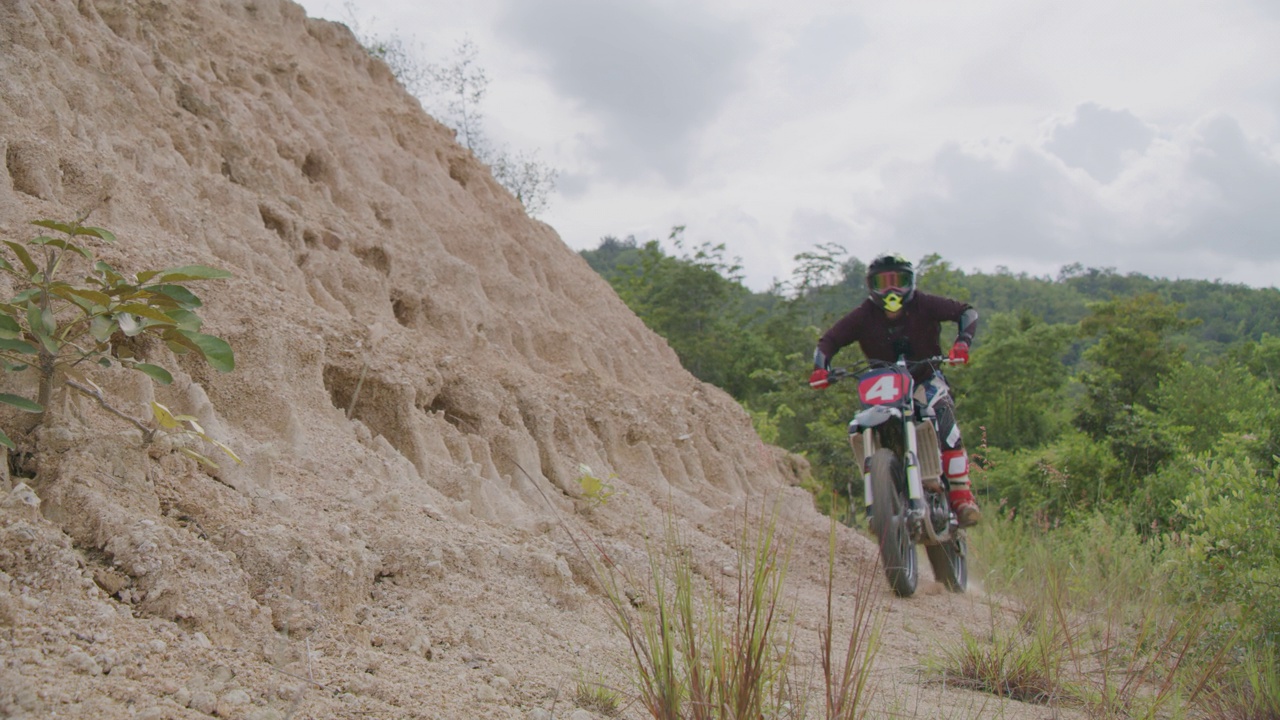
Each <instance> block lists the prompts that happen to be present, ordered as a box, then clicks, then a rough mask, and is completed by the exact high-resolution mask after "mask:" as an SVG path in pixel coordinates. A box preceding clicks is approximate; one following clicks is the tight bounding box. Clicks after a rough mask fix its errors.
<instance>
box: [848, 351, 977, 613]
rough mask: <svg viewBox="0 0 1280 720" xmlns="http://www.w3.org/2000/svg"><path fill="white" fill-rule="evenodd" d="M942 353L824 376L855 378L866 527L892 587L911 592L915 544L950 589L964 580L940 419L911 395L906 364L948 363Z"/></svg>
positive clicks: (853, 442) (853, 427) (855, 442)
mask: <svg viewBox="0 0 1280 720" xmlns="http://www.w3.org/2000/svg"><path fill="white" fill-rule="evenodd" d="M950 363H951V361H950V360H948V359H947V358H945V357H933V358H929V359H927V360H920V361H908V360H907V359H906V358H904V357H900V358H898V361H897V362H896V363H891V364H890V363H884V362H879V361H872V362H871V363H868V364H866V365H862V366H860V367H857V368H853V369H845V368H832V370H831V372H830V373H829V375H828V378H827V380H828V382H833V383H834V382H838V381H840V380H844V379H848V378H853V379H855V380H856V381H857V383H858V398H859V400H860V401H861V403H862V410H861V411H860V412H859V413H858V414H857V415H856V416H855V417H854V418H853V420H852V421H851V422H850V423H849V445H850V446H852V448H853V454H854V457H855V458H856V459H857V462H858V466H859V467H861V468H862V479H863V484H864V493H865V499H866V503H867V508H868V511H869V513H868V514H869V517H870V528H871V533H872V534H873V535H874V536H875V537H876V539H877V540H878V541H879V544H880V557H881V559H882V560H883V561H884V571H885V576H886V577H887V578H888V580H889V586H890V587H891V588H892V589H893V592H894V594H896V595H899V596H901V597H910V596H911V595H913V594H914V593H915V591H916V586H917V584H918V582H919V576H920V572H919V567H918V565H917V560H916V544H917V543H919V544H922V545H924V550H925V554H926V555H927V556H928V558H929V564H930V565H932V566H933V574H934V577H935V578H937V580H938V581H939V582H941V583H942V584H943V585H944V586H946V588H947V589H948V590H951V591H952V592H958V593H960V592H964V591H965V588H966V587H967V586H968V584H969V565H968V560H967V558H966V552H967V548H966V544H965V536H964V530H963V529H962V528H960V525H959V522H958V521H957V519H956V514H955V513H954V512H953V511H952V509H951V504H950V502H949V501H948V500H947V490H948V487H947V480H946V477H945V476H943V474H942V452H941V444H940V443H939V441H938V428H937V419H936V418H934V417H933V416H932V414H931V413H926V412H925V411H924V409H923V408H921V407H920V405H919V404H918V403H917V402H915V401H914V400H913V397H914V395H915V390H916V383H915V380H914V378H912V376H911V369H912V368H913V367H917V366H919V365H923V364H932V365H933V366H934V367H937V366H938V365H945V364H950Z"/></svg>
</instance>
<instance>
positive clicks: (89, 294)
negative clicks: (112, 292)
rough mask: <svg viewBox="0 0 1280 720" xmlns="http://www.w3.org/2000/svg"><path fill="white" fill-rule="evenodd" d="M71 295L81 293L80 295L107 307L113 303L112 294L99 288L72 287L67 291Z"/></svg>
mask: <svg viewBox="0 0 1280 720" xmlns="http://www.w3.org/2000/svg"><path fill="white" fill-rule="evenodd" d="M67 292H68V293H69V294H71V295H79V296H80V297H82V298H84V299H86V300H90V301H92V302H94V303H96V304H98V305H101V306H103V307H106V306H108V305H110V304H111V296H109V295H107V294H106V293H103V292H98V291H97V290H86V289H84V288H75V287H73V288H70V289H69V290H68V291H67Z"/></svg>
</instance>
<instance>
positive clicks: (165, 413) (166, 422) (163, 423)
mask: <svg viewBox="0 0 1280 720" xmlns="http://www.w3.org/2000/svg"><path fill="white" fill-rule="evenodd" d="M151 414H152V415H154V416H155V418H156V422H157V423H160V427H162V428H164V429H165V430H177V429H178V428H181V427H182V423H180V422H178V421H177V419H175V418H174V417H173V413H171V412H169V408H167V407H165V406H163V405H161V404H160V403H158V402H156V401H155V400H152V401H151Z"/></svg>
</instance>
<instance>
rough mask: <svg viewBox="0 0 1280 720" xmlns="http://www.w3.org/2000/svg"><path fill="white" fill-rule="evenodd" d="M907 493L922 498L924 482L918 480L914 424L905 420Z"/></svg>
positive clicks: (912, 496) (918, 463)
mask: <svg viewBox="0 0 1280 720" xmlns="http://www.w3.org/2000/svg"><path fill="white" fill-rule="evenodd" d="M906 431H907V432H906V436H907V495H908V497H910V498H911V499H912V500H923V499H924V483H923V482H922V481H921V480H920V455H919V454H918V452H917V450H916V424H915V423H913V422H911V421H910V420H908V421H907V422H906Z"/></svg>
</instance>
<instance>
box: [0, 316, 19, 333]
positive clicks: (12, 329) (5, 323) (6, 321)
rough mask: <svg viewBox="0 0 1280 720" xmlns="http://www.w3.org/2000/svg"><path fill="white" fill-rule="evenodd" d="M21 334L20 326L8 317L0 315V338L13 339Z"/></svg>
mask: <svg viewBox="0 0 1280 720" xmlns="http://www.w3.org/2000/svg"><path fill="white" fill-rule="evenodd" d="M21 334H22V326H21V325H19V324H18V321H17V320H14V319H13V318H12V317H10V316H8V315H0V338H9V339H14V338H17V337H18V336H20V335H21Z"/></svg>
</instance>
